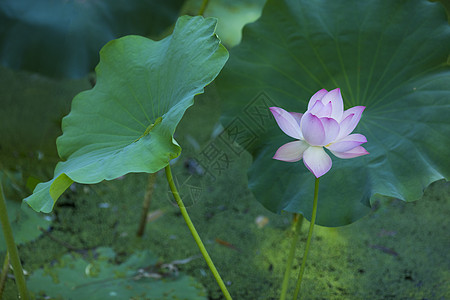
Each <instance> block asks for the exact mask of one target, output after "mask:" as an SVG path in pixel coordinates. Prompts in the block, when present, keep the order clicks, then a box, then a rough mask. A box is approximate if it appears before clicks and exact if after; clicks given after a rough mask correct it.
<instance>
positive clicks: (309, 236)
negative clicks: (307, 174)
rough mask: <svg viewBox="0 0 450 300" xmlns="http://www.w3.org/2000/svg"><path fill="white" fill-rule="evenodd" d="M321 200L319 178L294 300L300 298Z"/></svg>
mask: <svg viewBox="0 0 450 300" xmlns="http://www.w3.org/2000/svg"><path fill="white" fill-rule="evenodd" d="M318 198H319V178H316V182H315V185H314V203H313V211H312V216H311V223H310V224H309V231H308V239H307V240H306V246H305V253H304V254H303V259H302V266H301V267H300V273H299V274H298V279H297V285H296V286H295V292H294V298H292V299H294V300H296V299H297V298H298V294H299V293H300V286H301V285H302V279H303V273H304V272H305V266H306V258H307V257H308V252H309V245H310V244H311V237H312V233H313V229H314V223H316V214H317V199H318Z"/></svg>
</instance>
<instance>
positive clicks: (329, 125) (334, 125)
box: [320, 118, 339, 146]
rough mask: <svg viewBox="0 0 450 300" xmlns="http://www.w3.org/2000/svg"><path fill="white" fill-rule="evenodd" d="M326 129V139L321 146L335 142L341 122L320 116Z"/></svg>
mask: <svg viewBox="0 0 450 300" xmlns="http://www.w3.org/2000/svg"><path fill="white" fill-rule="evenodd" d="M320 121H321V122H322V125H323V128H324V130H325V139H324V140H323V141H322V145H321V146H325V145H327V144H329V143H331V142H333V141H334V140H335V139H336V137H337V136H338V134H339V123H338V122H337V121H336V120H335V119H333V118H320Z"/></svg>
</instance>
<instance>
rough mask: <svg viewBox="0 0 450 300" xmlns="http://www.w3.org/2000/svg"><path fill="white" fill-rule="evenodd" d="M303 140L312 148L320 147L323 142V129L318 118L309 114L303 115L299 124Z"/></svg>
mask: <svg viewBox="0 0 450 300" xmlns="http://www.w3.org/2000/svg"><path fill="white" fill-rule="evenodd" d="M300 128H301V131H302V134H303V138H304V139H305V141H306V142H308V144H310V145H312V146H319V145H322V142H323V141H324V140H325V129H324V128H323V124H322V122H321V121H320V119H319V118H318V117H316V116H315V115H313V114H311V113H305V114H304V115H303V117H302V120H301V122H300Z"/></svg>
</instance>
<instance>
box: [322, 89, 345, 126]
mask: <svg viewBox="0 0 450 300" xmlns="http://www.w3.org/2000/svg"><path fill="white" fill-rule="evenodd" d="M321 101H322V103H323V104H324V105H327V104H328V103H329V102H331V107H332V110H331V117H332V118H333V119H335V120H336V121H338V122H340V121H341V120H342V115H343V113H344V102H343V101H342V96H341V90H340V89H339V88H337V89H334V90H332V91H329V92H328V93H327V94H326V95H325V96H323V98H322V100H321Z"/></svg>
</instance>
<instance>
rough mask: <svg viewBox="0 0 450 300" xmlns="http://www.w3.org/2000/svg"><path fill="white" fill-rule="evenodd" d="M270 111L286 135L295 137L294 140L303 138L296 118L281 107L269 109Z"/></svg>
mask: <svg viewBox="0 0 450 300" xmlns="http://www.w3.org/2000/svg"><path fill="white" fill-rule="evenodd" d="M269 109H270V111H271V112H272V114H273V116H274V117H275V120H276V121H277V124H278V126H279V127H280V128H281V130H283V132H284V133H286V134H287V135H289V136H290V137H293V138H294V139H301V138H303V137H302V133H301V130H300V126H299V124H298V122H297V120H296V118H295V117H293V116H292V115H291V114H290V113H288V112H287V111H285V110H284V109H282V108H279V107H269Z"/></svg>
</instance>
